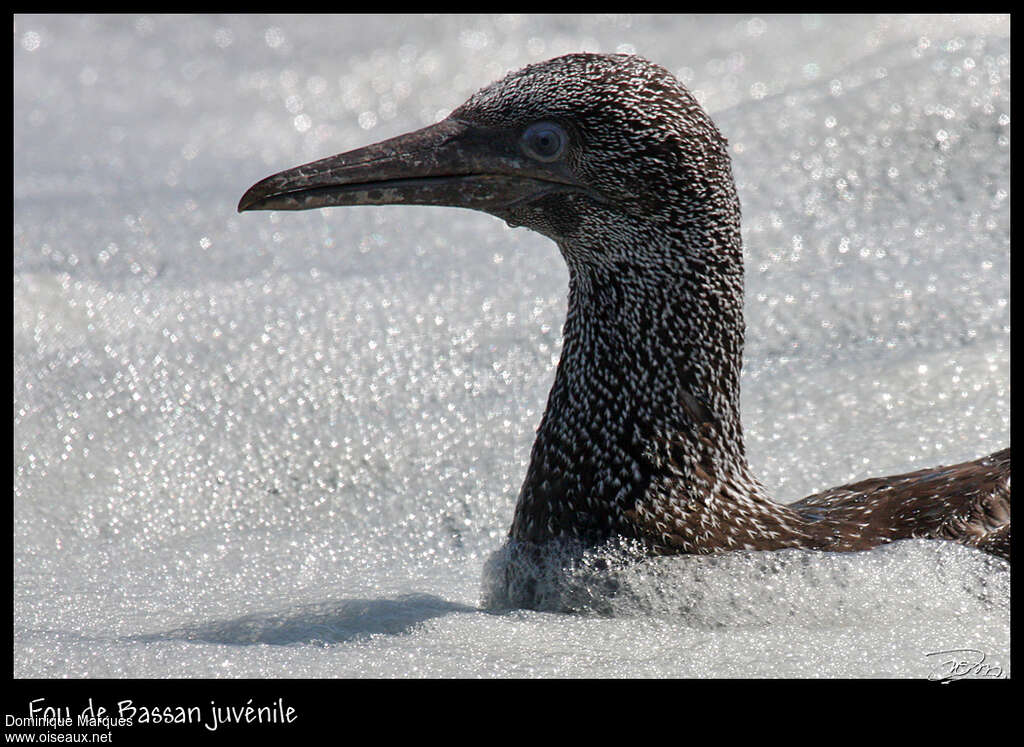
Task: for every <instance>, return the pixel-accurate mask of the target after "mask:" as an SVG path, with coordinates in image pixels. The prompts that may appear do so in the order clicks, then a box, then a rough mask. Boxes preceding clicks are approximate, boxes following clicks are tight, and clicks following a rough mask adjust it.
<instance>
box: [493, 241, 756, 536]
mask: <svg viewBox="0 0 1024 747" xmlns="http://www.w3.org/2000/svg"><path fill="white" fill-rule="evenodd" d="M562 251H563V254H565V255H566V257H567V258H569V256H570V251H569V250H567V248H566V247H562ZM709 254H710V255H713V256H715V257H717V259H716V260H715V261H714V262H707V261H698V258H699V257H700V254H699V253H687V252H679V253H677V254H674V255H673V256H674V257H676V258H677V259H676V260H674V261H673V262H672V263H671V266H663V267H661V268H660V271H659V268H658V267H657V266H656V264H647V265H646V266H645V267H644V268H643V270H641V269H639V268H637V267H629V266H625V265H623V264H621V263H620V264H619V265H617V266H616V265H614V264H609V265H604V266H601V267H587V268H585V269H581V268H579V267H574V266H573V263H572V262H571V261H570V290H569V308H568V313H567V316H566V322H565V326H564V330H563V347H562V357H561V360H560V362H559V364H558V371H557V373H556V376H555V382H554V385H553V387H552V389H551V393H550V395H549V397H548V403H547V408H546V410H545V413H544V417H543V420H542V421H541V424H540V427H539V428H538V432H537V439H536V441H535V443H534V446H533V451H532V454H531V462H530V466H529V469H528V471H527V477H526V481H525V483H524V485H523V488H522V491H521V493H520V496H519V502H518V504H517V507H516V515H515V518H514V520H513V525H512V531H511V534H512V536H513V538H516V539H522V540H528V541H543V540H546V539H550V538H552V537H558V536H563V535H564V536H575V537H578V538H580V539H583V540H584V541H586V542H598V541H602V540H604V539H606V538H607V537H608V536H611V535H613V534H621V535H625V536H630V535H631V534H635V533H634V532H633V530H632V528H633V527H634V526H635V522H633V521H632V520H631V518H630V515H629V514H630V512H634V511H635V510H636V507H637V506H638V505H640V504H642V503H643V501H644V500H645V497H646V496H648V495H649V493H650V489H651V486H652V482H655V481H658V480H661V479H662V478H664V477H666V476H668V475H669V474H670V473H672V474H675V473H677V472H678V473H680V474H685V473H687V471H689V472H690V473H691V474H692V473H693V471H694V470H702V471H703V472H704V473H712V474H718V475H723V474H732V475H740V476H742V477H744V478H746V477H747V476H748V471H747V465H746V457H745V454H744V446H743V432H742V427H741V424H740V414H739V383H740V382H739V380H740V368H741V364H742V350H743V270H742V249H741V248H740V246H739V245H738V240H737V241H736V243H735V245H733V246H732V247H731V248H730V249H729V250H728V251H726V252H721V251H719V252H716V253H709ZM698 265H699V266H698ZM751 481H752V479H751ZM752 482H753V481H752ZM685 484H686V483H685V481H684V486H685ZM684 489H685V487H684ZM694 498H699V496H694ZM684 500H685V497H684Z"/></svg>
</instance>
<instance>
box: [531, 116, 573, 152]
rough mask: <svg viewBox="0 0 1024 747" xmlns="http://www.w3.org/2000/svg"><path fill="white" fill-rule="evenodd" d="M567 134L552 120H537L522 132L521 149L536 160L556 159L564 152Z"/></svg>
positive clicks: (567, 138)
mask: <svg viewBox="0 0 1024 747" xmlns="http://www.w3.org/2000/svg"><path fill="white" fill-rule="evenodd" d="M568 144H569V136H568V135H567V134H566V132H565V130H563V129H562V128H561V127H560V126H559V125H557V124H555V123H554V122H537V123H535V124H532V125H530V126H529V127H527V128H526V131H525V132H524V133H523V149H524V150H525V151H526V153H527V154H528V155H530V156H533V157H534V158H536V159H537V160H538V161H556V160H558V159H559V158H561V157H562V154H563V153H564V152H565V146H566V145H568Z"/></svg>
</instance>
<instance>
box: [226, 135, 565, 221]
mask: <svg viewBox="0 0 1024 747" xmlns="http://www.w3.org/2000/svg"><path fill="white" fill-rule="evenodd" d="M582 189H583V186H582V185H581V184H580V183H579V182H577V181H576V180H575V179H574V178H573V177H572V175H571V174H570V173H569V172H568V171H567V169H566V168H565V167H564V166H563V165H561V164H555V165H552V164H544V163H540V162H537V161H534V160H533V159H530V158H528V157H527V156H525V155H523V154H522V152H521V151H520V150H519V147H518V141H517V137H516V135H515V134H514V133H511V132H509V131H507V130H502V129H497V128H490V127H485V126H481V125H476V124H469V123H465V122H461V121H459V120H454V119H445V120H443V121H441V122H438V123H437V124H435V125H431V126H430V127H425V128H423V129H422V130H416V131H415V132H410V133H408V134H405V135H399V136H398V137H395V138H391V139H390V140H384V141H382V142H380V143H376V144H375V145H368V146H366V147H364V148H358V149H356V150H353V151H349V152H348V153H341V154H339V155H336V156H331V157H330V158H324V159H322V160H319V161H314V162H312V163H308V164H306V165H305V166H297V167H295V168H292V169H288V170H287V171H282V172H280V173H279V174H274V175H273V176H268V177H267V178H266V179H263V180H262V181H259V182H257V183H256V184H254V185H253V186H252V187H250V188H249V190H248V191H247V192H246V193H245V194H244V195H243V196H242V199H241V201H240V202H239V203H238V212H240V213H241V212H243V211H245V210H311V209H313V208H322V207H332V206H336V205H447V206H451V207H464V208H472V209H474V210H482V211H484V212H487V213H491V214H492V215H498V216H499V217H505V216H507V215H508V214H509V211H510V210H511V209H513V208H514V207H515V206H516V205H518V204H521V203H523V202H527V201H531V200H534V199H537V198H538V197H541V196H544V195H546V194H550V193H552V192H557V191H565V190H572V191H581V190H582Z"/></svg>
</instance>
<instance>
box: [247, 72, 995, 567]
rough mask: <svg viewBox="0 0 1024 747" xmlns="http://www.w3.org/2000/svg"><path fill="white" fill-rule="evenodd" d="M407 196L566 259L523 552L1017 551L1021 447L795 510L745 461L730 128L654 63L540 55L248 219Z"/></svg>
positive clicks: (521, 523)
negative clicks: (625, 548)
mask: <svg viewBox="0 0 1024 747" xmlns="http://www.w3.org/2000/svg"><path fill="white" fill-rule="evenodd" d="M394 203H403V204H432V205H454V206H462V207H471V208H474V209H477V210H482V211H485V212H488V213H491V214H492V215H496V216H498V217H501V218H503V219H504V220H506V221H507V222H508V223H509V224H510V225H521V226H527V227H529V228H532V229H533V230H536V231H538V232H540V233H542V234H544V235H546V236H548V237H550V238H552V239H553V240H554V241H555V242H557V244H558V246H559V249H560V250H561V253H562V256H563V257H564V259H565V261H566V262H567V264H568V266H569V277H570V287H569V307H568V313H567V318H566V322H565V327H564V334H563V340H564V342H563V349H562V358H561V361H560V363H559V366H558V371H557V373H556V376H555V382H554V385H553V387H552V389H551V394H550V396H549V399H548V403H547V409H546V411H545V413H544V417H543V420H542V421H541V424H540V426H539V428H538V432H537V439H536V442H535V443H534V447H533V451H532V454H531V459H530V466H529V469H528V471H527V475H526V480H525V482H524V484H523V487H522V491H521V493H520V495H519V500H518V503H517V506H516V511H515V516H514V518H513V521H512V528H511V530H510V542H511V543H512V544H515V545H517V546H519V547H522V548H529V547H534V548H539V547H541V546H544V545H545V544H547V543H551V542H552V541H558V540H563V541H565V542H567V543H572V544H575V545H579V546H582V547H593V546H596V545H599V544H601V543H604V542H607V541H619V540H620V539H623V538H625V539H626V540H632V541H636V542H638V543H639V544H640V546H642V547H643V548H644V551H645V552H648V553H656V554H671V553H716V552H725V551H730V550H743V549H745V550H777V549H782V548H788V547H800V548H808V549H815V550H828V551H852V550H866V549H868V548H871V547H874V546H876V545H879V544H883V543H887V542H892V541H894V540H899V539H907V538H931V539H942V540H952V541H955V542H960V543H963V544H965V545H969V546H972V547H977V548H979V549H981V550H984V551H985V552H988V553H992V554H994V555H997V556H999V557H1002V558H1006V559H1007V560H1009V557H1010V452H1009V449H1007V450H1005V451H1000V452H998V453H996V454H993V455H991V456H988V457H984V458H981V459H978V460H976V461H972V462H964V463H962V464H957V465H954V466H951V467H937V468H934V469H924V470H918V471H916V472H911V473H908V474H905V475H896V476H891V477H883V478H873V479H870V480H863V481H860V482H857V483H853V484H851V485H844V486H841V487H837V488H832V489H831V490H827V491H824V492H822V493H819V494H817V495H813V496H809V497H807V498H805V499H803V500H801V501H799V502H797V503H793V504H790V505H781V504H778V503H775V502H773V501H772V500H770V499H769V497H768V496H767V494H766V492H765V490H764V488H763V487H762V486H761V485H760V483H759V482H758V481H757V480H756V479H755V478H754V476H753V475H752V474H751V473H750V470H749V467H748V464H747V460H746V455H745V449H744V443H743V429H742V426H741V422H740V414H739V387H740V369H741V365H742V351H743V337H744V324H743V248H742V243H741V238H740V206H739V200H738V198H737V195H736V189H735V184H734V182H733V178H732V172H731V166H730V159H729V155H728V151H727V148H726V141H725V139H724V138H723V137H722V136H721V134H720V133H719V132H718V130H717V128H716V127H715V125H714V124H713V123H712V122H711V120H710V119H709V118H708V116H707V115H706V114H705V112H704V111H703V110H702V109H701V107H700V106H699V105H698V103H697V102H696V100H695V99H694V98H693V97H692V96H691V95H690V93H689V92H688V91H687V90H686V89H685V88H684V87H683V86H682V85H681V84H680V83H679V82H678V81H677V80H676V79H675V78H674V77H673V76H672V75H671V74H670V73H668V72H667V71H666V70H664V69H663V68H661V67H659V66H657V65H654V64H652V63H650V62H647V61H646V60H643V59H641V58H639V57H635V56H626V55H594V54H577V55H568V56H565V57H560V58H557V59H554V60H549V61H547V62H543V63H539V64H536V65H531V66H529V67H527V68H524V69H523V70H520V71H518V72H515V73H512V74H510V75H509V76H507V77H506V78H504V79H503V80H501V81H499V82H497V83H494V84H492V85H490V86H488V87H486V88H484V89H483V90H481V91H480V92H478V93H477V94H475V95H474V96H472V97H471V98H470V99H469V101H467V102H466V103H465V104H463V105H462V106H461V107H459V108H458V109H456V110H455V111H454V112H453V113H452V114H451V116H450V117H449V118H448V119H446V120H444V121H442V122H440V123H438V124H437V125H434V126H432V127H428V128H424V129H423V130H419V131H417V132H414V133H410V134H409V135H403V136H400V137H398V138H394V139H392V140H388V141H385V142H383V143H379V144H377V145H371V146H368V147H366V148H362V149H359V150H356V151H352V152H350V153H345V154H341V155H338V156H333V157H331V158H327V159H324V160H322V161H318V162H315V163H312V164H307V165H305V166H300V167H298V168H295V169H290V170H288V171H285V172H282V173H280V174H276V175H274V176H271V177H268V178H267V179H264V180H263V181H261V182H259V183H258V184H256V185H254V186H253V187H252V188H251V189H250V190H249V191H248V192H247V193H246V194H245V196H244V197H243V198H242V200H241V202H240V204H239V210H240V211H241V210H253V209H284V210H302V209H309V208H315V207H324V206H329V205H356V204H394ZM527 552H529V550H527Z"/></svg>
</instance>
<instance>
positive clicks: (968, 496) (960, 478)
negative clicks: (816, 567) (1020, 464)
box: [789, 449, 1010, 560]
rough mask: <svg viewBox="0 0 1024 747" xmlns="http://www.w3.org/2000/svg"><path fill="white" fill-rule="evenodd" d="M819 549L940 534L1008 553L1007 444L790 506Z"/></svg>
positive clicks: (855, 547)
mask: <svg viewBox="0 0 1024 747" xmlns="http://www.w3.org/2000/svg"><path fill="white" fill-rule="evenodd" d="M789 507H790V508H791V509H793V510H795V511H796V512H797V513H799V514H800V515H801V516H803V517H805V518H806V519H807V520H808V521H810V522H811V523H812V524H814V525H816V526H817V527H818V528H819V532H820V533H819V536H818V541H819V542H820V543H821V549H824V550H861V549H866V548H868V547H873V546H874V545H878V544H881V543H884V542H891V541H893V540H898V539H909V538H930V539H946V540H952V541H954V542H960V543H962V544H965V545H970V546H972V547H977V548H979V549H981V550H984V551H986V552H989V553H992V554H993V555H998V556H999V557H1002V558H1005V559H1006V560H1009V559H1010V450H1009V449H1004V450H1003V451H997V452H996V453H994V454H991V455H989V456H986V457H982V458H981V459H976V460H974V461H971V462H963V463H961V464H954V465H952V466H949V467H933V468H930V469H922V470H918V471H916V472H908V473H907V474H903V475H893V476H890V477H879V478H872V479H869V480H862V481H860V482H856V483H852V484H850V485H842V486H839V487H836V488H831V489H829V490H826V491H824V492H821V493H816V494H815V495H811V496H808V497H807V498H804V499H803V500H800V501H797V502H795V503H791V504H789Z"/></svg>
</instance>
